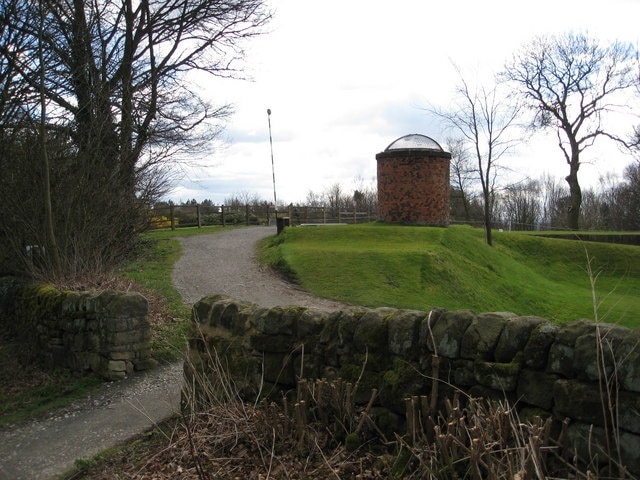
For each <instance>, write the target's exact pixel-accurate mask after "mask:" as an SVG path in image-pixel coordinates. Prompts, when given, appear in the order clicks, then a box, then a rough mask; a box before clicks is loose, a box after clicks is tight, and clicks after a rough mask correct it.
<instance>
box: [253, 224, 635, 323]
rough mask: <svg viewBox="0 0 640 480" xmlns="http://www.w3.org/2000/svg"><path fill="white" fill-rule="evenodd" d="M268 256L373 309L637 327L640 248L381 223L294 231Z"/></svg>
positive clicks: (312, 287) (305, 282) (310, 286)
mask: <svg viewBox="0 0 640 480" xmlns="http://www.w3.org/2000/svg"><path fill="white" fill-rule="evenodd" d="M262 259H263V260H264V261H265V262H267V263H270V264H271V265H274V266H276V268H279V269H280V270H283V271H284V272H285V273H286V274H287V275H288V276H290V277H292V278H295V280H296V281H297V282H299V283H300V285H301V286H302V287H303V288H304V289H306V290H308V291H310V292H312V293H313V294H315V295H318V296H321V297H326V298H332V299H335V300H339V301H343V302H348V303H353V304H359V305H364V306H369V307H377V306H390V307H396V308H411V309H420V310H428V309H430V308H432V307H442V308H446V309H449V310H457V309H471V310H475V311H478V312H486V311H511V312H514V313H516V314H518V315H535V316H539V317H543V318H546V319H548V320H551V321H554V322H564V321H570V320H576V319H579V318H594V309H593V301H592V289H591V283H590V277H589V275H588V273H587V267H588V264H589V262H590V263H591V269H592V270H593V272H595V274H596V276H597V279H596V291H597V293H598V296H599V299H598V302H599V317H600V320H602V321H606V322H611V323H619V324H621V325H625V326H628V327H632V328H635V327H638V326H640V247H634V246H627V245H613V244H605V243H595V242H581V241H575V240H563V239H552V238H544V237H538V236H532V235H525V234H518V233H515V232H495V234H494V247H489V246H487V245H486V244H485V243H484V240H483V232H482V231H481V230H479V229H473V228H471V227H466V226H452V227H449V228H432V227H409V226H389V225H382V224H366V225H349V226H323V227H300V228H289V229H285V231H284V232H283V233H282V234H281V235H280V236H278V237H276V238H271V239H266V240H265V241H264V243H263V244H262Z"/></svg>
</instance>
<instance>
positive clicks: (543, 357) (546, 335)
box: [523, 323, 558, 370]
mask: <svg viewBox="0 0 640 480" xmlns="http://www.w3.org/2000/svg"><path fill="white" fill-rule="evenodd" d="M557 333H558V327H557V326H555V325H552V324H550V323H541V324H539V325H537V326H536V327H535V328H534V329H533V330H532V332H531V335H530V336H529V341H528V342H527V344H526V345H525V347H524V351H523V353H524V364H525V366H527V367H529V368H535V369H539V370H543V369H545V367H546V366H547V363H548V362H549V351H550V350H551V345H553V342H554V341H555V339H556V334H557Z"/></svg>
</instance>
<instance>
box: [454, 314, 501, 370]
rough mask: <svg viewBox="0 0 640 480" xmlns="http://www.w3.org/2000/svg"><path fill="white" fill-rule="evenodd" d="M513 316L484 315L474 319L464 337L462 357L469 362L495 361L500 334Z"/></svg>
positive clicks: (461, 350)
mask: <svg viewBox="0 0 640 480" xmlns="http://www.w3.org/2000/svg"><path fill="white" fill-rule="evenodd" d="M512 315H513V314H509V313H507V314H503V313H483V314H480V315H478V316H477V317H476V318H474V319H473V321H472V322H471V324H470V325H469V327H468V328H467V330H466V331H465V333H464V335H463V337H462V344H461V348H460V356H461V357H462V358H466V359H469V360H475V359H476V358H477V359H480V360H493V358H494V350H495V348H496V345H497V344H498V339H499V338H500V334H501V333H502V330H503V329H504V326H505V323H506V321H507V318H509V316H512Z"/></svg>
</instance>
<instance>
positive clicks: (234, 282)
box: [172, 227, 344, 310]
mask: <svg viewBox="0 0 640 480" xmlns="http://www.w3.org/2000/svg"><path fill="white" fill-rule="evenodd" d="M275 234H276V228H275V227H246V228H234V229H230V230H229V231H228V232H223V233H215V234H212V235H199V236H195V237H186V238H180V239H179V240H180V244H181V245H182V250H183V255H182V257H181V258H180V260H178V261H177V262H176V264H175V265H174V270H173V277H172V279H173V284H174V285H176V287H177V289H178V291H179V292H180V294H181V295H182V298H183V299H184V300H185V302H187V303H191V304H193V303H195V302H197V301H198V300H200V299H201V298H203V297H205V296H207V295H213V294H224V295H229V296H231V297H233V298H236V299H238V300H243V301H248V302H252V303H257V304H258V305H261V306H263V307H275V306H279V305H301V306H308V307H316V308H323V309H331V310H333V309H336V310H337V309H340V308H342V307H343V306H344V305H343V304H340V303H338V302H334V301H331V300H326V299H321V298H317V297H314V296H312V295H309V294H308V293H306V292H304V291H303V290H301V289H300V288H299V287H297V286H296V285H294V284H292V283H289V282H286V281H284V280H283V279H282V278H280V277H279V276H278V275H277V274H275V273H273V272H272V271H271V270H270V269H268V268H263V267H260V265H258V262H257V261H256V245H257V242H259V241H260V240H261V239H263V238H265V237H267V236H269V235H275Z"/></svg>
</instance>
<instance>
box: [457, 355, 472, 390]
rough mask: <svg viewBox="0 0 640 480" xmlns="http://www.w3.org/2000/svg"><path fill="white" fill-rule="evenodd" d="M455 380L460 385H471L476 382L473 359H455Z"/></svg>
mask: <svg viewBox="0 0 640 480" xmlns="http://www.w3.org/2000/svg"><path fill="white" fill-rule="evenodd" d="M453 381H454V383H455V384H456V385H458V386H460V387H470V386H472V385H475V384H476V377H475V374H474V361H473V360H454V362H453Z"/></svg>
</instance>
